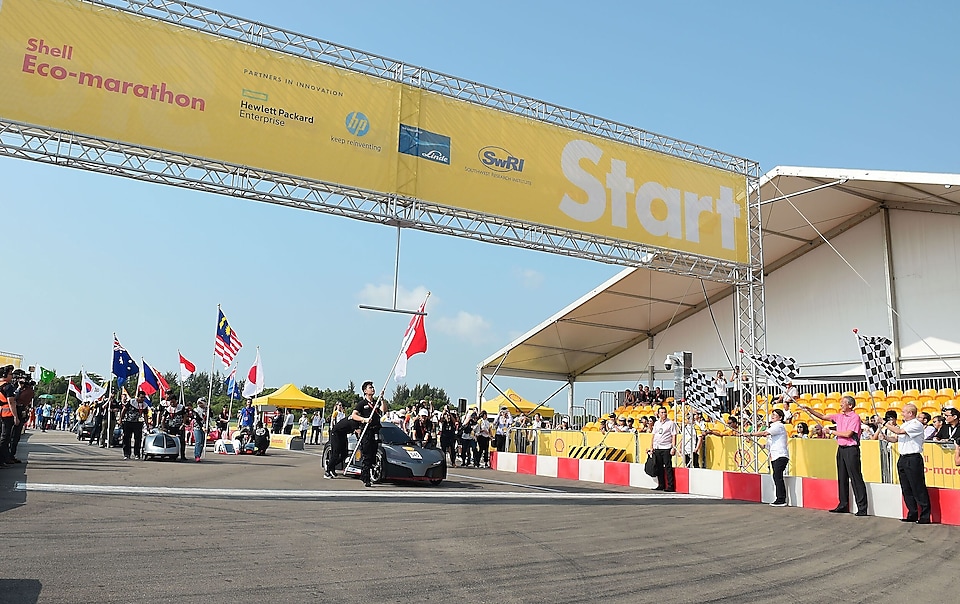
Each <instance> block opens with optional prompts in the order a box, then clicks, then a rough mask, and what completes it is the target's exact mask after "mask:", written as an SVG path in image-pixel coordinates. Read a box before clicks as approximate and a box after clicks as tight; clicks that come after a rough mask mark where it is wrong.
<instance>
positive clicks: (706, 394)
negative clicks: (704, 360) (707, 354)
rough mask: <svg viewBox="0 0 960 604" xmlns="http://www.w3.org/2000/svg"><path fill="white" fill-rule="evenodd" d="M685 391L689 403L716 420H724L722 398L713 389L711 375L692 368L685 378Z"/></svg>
mask: <svg viewBox="0 0 960 604" xmlns="http://www.w3.org/2000/svg"><path fill="white" fill-rule="evenodd" d="M683 393H684V396H685V397H686V400H687V404H688V405H690V406H691V407H693V408H694V409H696V410H697V411H699V412H700V413H705V414H706V415H707V417H709V418H710V419H712V420H714V421H717V422H722V421H723V416H722V415H720V400H719V399H718V398H717V396H716V392H715V391H714V389H713V381H712V380H711V379H710V376H708V375H706V374H704V373H700V372H699V371H698V370H696V369H693V370H691V371H690V375H689V376H687V377H686V378H685V379H684V388H683Z"/></svg>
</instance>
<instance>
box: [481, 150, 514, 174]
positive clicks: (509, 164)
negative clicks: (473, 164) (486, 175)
mask: <svg viewBox="0 0 960 604" xmlns="http://www.w3.org/2000/svg"><path fill="white" fill-rule="evenodd" d="M477 157H478V158H479V159H480V163H481V164H483V165H484V166H486V167H488V168H490V169H491V170H493V171H495V172H510V171H511V170H512V171H515V172H523V162H524V160H522V159H520V158H519V157H514V156H513V155H512V154H511V153H510V152H509V151H507V150H506V149H504V148H503V147H493V146H487V147H484V148H483V149H480V152H479V153H478V154H477Z"/></svg>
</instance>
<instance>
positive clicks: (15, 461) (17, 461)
mask: <svg viewBox="0 0 960 604" xmlns="http://www.w3.org/2000/svg"><path fill="white" fill-rule="evenodd" d="M13 463H23V462H22V461H20V460H19V459H17V458H16V457H14V458H13Z"/></svg>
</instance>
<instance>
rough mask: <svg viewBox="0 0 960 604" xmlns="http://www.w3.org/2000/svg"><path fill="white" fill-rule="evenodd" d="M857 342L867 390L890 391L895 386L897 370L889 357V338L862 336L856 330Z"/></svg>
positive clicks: (890, 342)
mask: <svg viewBox="0 0 960 604" xmlns="http://www.w3.org/2000/svg"><path fill="white" fill-rule="evenodd" d="M853 332H854V333H855V334H857V342H859V344H860V356H861V357H862V358H863V371H864V373H865V374H866V376H867V388H868V389H869V390H870V391H871V392H873V391H874V390H892V389H893V388H894V387H896V385H897V370H896V368H895V367H894V366H893V357H892V356H890V346H891V345H892V344H893V342H892V341H890V339H889V338H885V337H883V336H862V335H860V332H858V331H857V330H856V329H854V330H853Z"/></svg>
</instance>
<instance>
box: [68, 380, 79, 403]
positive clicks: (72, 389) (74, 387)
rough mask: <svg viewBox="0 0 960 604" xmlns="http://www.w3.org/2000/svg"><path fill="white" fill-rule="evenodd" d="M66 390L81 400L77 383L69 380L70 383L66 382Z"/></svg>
mask: <svg viewBox="0 0 960 604" xmlns="http://www.w3.org/2000/svg"><path fill="white" fill-rule="evenodd" d="M67 392H72V393H73V396H75V397H77V398H78V399H80V400H83V397H82V396H81V395H80V389H79V388H77V385H76V384H74V383H73V380H72V379H71V380H70V383H69V384H67Z"/></svg>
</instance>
